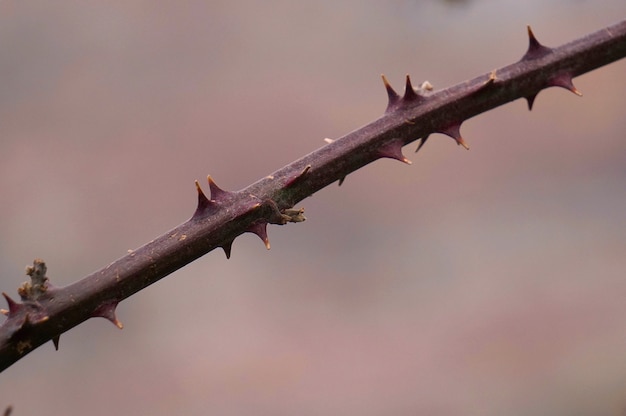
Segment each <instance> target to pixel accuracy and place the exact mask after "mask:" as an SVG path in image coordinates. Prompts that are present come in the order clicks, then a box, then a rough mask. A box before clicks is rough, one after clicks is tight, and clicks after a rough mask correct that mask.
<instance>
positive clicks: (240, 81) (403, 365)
mask: <svg viewBox="0 0 626 416" xmlns="http://www.w3.org/2000/svg"><path fill="white" fill-rule="evenodd" d="M625 12H626V3H625V2H624V1H623V0H606V1H603V2H596V1H590V0H588V1H584V0H579V1H566V0H560V1H558V0H555V1H543V0H542V1H538V0H531V1H524V2H520V1H512V0H508V1H499V2H496V1H486V0H483V1H478V0H476V1H464V2H463V1H448V2H444V1H435V0H431V1H427V0H423V1H408V0H404V1H403V0H396V1H386V2H382V1H381V2H376V1H365V2H364V1H344V2H330V1H321V2H263V3H261V2H222V1H212V2H192V1H179V2H162V1H123V2H122V1H109V2H82V1H65V0H58V1H55V2H49V1H7V0H3V1H0V91H1V93H0V193H1V194H2V196H1V198H0V276H1V277H0V290H2V291H5V292H8V293H9V294H15V289H16V288H17V286H18V285H19V284H20V283H21V282H22V281H24V280H26V279H25V276H24V272H23V268H24V266H25V265H27V264H31V263H32V260H33V259H34V258H35V257H41V258H43V259H44V260H45V261H46V262H47V264H48V275H49V276H51V277H52V279H53V284H55V285H59V286H62V285H66V284H69V283H71V282H73V281H75V280H77V279H79V278H81V277H82V276H84V275H86V274H88V273H90V272H92V271H94V270H96V269H99V268H101V267H103V266H105V265H107V264H108V263H110V262H111V261H113V260H114V259H116V258H118V257H120V256H122V255H124V254H125V252H126V250H127V249H132V248H136V247H138V246H140V245H142V244H143V243H145V242H147V241H149V240H150V239H152V238H154V237H156V236H158V235H160V234H162V233H164V232H165V231H167V230H168V229H170V228H172V227H174V226H175V225H177V224H178V223H180V222H183V221H184V220H186V219H187V218H189V217H190V216H191V214H192V213H193V210H194V208H195V190H194V185H193V181H194V180H195V179H200V180H202V181H203V182H204V178H205V177H206V175H207V174H211V175H212V176H213V177H214V178H215V179H216V181H217V183H218V184H219V185H220V186H222V187H223V188H226V189H241V188H243V187H245V186H246V185H248V184H250V183H252V182H254V181H256V180H257V179H259V178H261V177H263V176H265V175H267V174H269V173H271V172H273V171H274V170H276V169H278V168H280V167H282V166H283V165H285V164H287V163H289V162H290V161H292V160H294V159H296V158H298V157H300V156H302V155H304V154H305V153H308V152H310V151H312V150H314V149H316V148H318V147H321V146H322V145H324V142H323V138H325V137H331V138H336V137H339V136H341V135H343V134H345V133H347V132H349V131H351V130H353V129H355V128H358V127H360V126H362V125H364V124H366V123H368V122H370V121H372V120H374V119H375V118H377V117H379V116H380V115H381V114H382V112H383V110H384V108H385V105H386V96H385V92H384V88H383V86H382V83H381V82H380V78H379V77H380V74H381V73H385V74H386V75H387V76H388V77H389V79H390V80H391V81H392V83H393V85H394V86H395V87H396V89H397V90H400V91H401V90H402V79H403V77H404V75H405V74H406V73H410V74H411V75H412V77H413V79H414V80H415V81H416V83H418V82H421V81H422V80H425V79H428V80H429V81H430V82H431V83H432V84H434V86H435V88H443V87H447V86H449V85H452V84H456V83H458V82H462V81H464V80H466V79H468V78H473V77H475V76H478V75H480V74H484V73H487V72H489V71H491V70H492V69H495V68H498V67H501V66H505V65H507V64H509V63H512V62H514V61H516V60H517V59H519V58H520V57H521V56H522V55H523V53H524V52H525V50H526V47H527V39H526V33H525V31H526V29H525V26H526V25H527V24H531V25H532V27H533V29H534V30H535V33H536V34H537V36H538V37H539V39H540V40H541V41H542V42H543V43H545V44H547V45H551V46H556V45H560V44H562V43H565V42H568V41H570V40H573V39H574V38H576V37H580V36H582V35H585V34H587V33H589V32H592V31H595V30H597V29H600V28H602V27H604V26H606V25H609V24H612V23H615V22H616V21H617V20H618V19H621V18H624V17H625V16H626V13H625ZM625 70H626V62H624V61H621V62H618V63H615V64H612V65H610V66H608V67H605V68H602V69H600V70H597V71H594V72H592V73H590V74H587V75H584V76H582V77H580V78H577V79H576V80H575V84H576V86H577V87H578V88H579V89H580V90H581V91H582V92H583V94H584V97H583V98H579V97H576V96H574V95H573V94H570V93H568V92H566V91H564V90H559V89H550V90H547V91H544V92H542V93H541V94H539V97H538V98H537V101H536V102H535V107H534V109H533V111H532V112H530V113H529V112H528V111H527V109H526V103H525V102H524V101H522V100H518V101H515V102H513V103H511V104H508V105H506V106H504V107H502V108H498V109H496V110H494V111H491V112H489V113H486V114H483V115H480V116H478V117H476V118H474V119H471V120H469V121H468V122H466V123H465V124H464V125H463V128H462V133H463V135H464V137H465V138H466V140H467V141H468V142H469V144H470V146H471V150H470V151H469V152H468V151H465V150H463V149H462V148H460V147H457V146H456V145H454V142H453V141H452V140H451V139H449V138H446V137H444V136H433V137H432V139H431V140H430V141H429V143H428V145H427V146H425V148H424V149H422V151H421V152H420V153H418V154H417V155H415V154H413V150H414V148H415V146H407V148H406V149H405V154H406V155H407V157H409V158H410V159H412V160H413V162H414V163H413V165H412V166H410V167H409V166H406V165H403V164H401V163H397V162H394V161H389V160H382V161H378V162H376V163H374V164H372V165H370V166H368V167H366V168H365V169H362V170H360V171H359V172H357V173H355V174H352V175H350V176H348V178H347V180H346V182H345V183H344V185H343V186H342V187H341V188H339V187H337V186H336V185H333V186H330V187H329V188H327V189H325V190H323V191H321V192H319V193H318V194H316V195H315V196H314V197H313V198H309V199H307V200H305V201H303V203H302V204H301V205H302V206H304V207H305V208H306V215H307V217H308V220H307V221H306V222H305V223H302V224H295V225H288V226H285V227H276V226H274V227H271V228H270V229H269V234H270V240H271V243H272V249H271V250H270V251H266V250H265V248H264V247H263V244H262V243H261V242H260V241H259V240H258V239H257V238H256V237H255V236H252V235H245V236H243V237H240V238H238V239H237V240H236V241H235V244H234V247H233V255H232V258H231V259H230V260H228V261H227V260H226V258H225V256H224V254H223V253H222V252H221V251H215V252H212V253H210V254H208V255H207V256H205V257H203V258H202V259H200V260H199V261H197V262H195V263H193V264H191V265H189V266H188V267H186V268H184V269H182V270H180V271H178V272H177V273H175V274H173V275H171V276H169V277H168V278H166V279H164V280H162V281H161V282H159V283H158V284H156V285H153V286H151V287H150V288H148V289H147V290H145V291H143V292H141V293H139V294H137V295H136V296H133V297H132V298H130V299H128V300H126V301H124V302H123V303H121V304H120V306H119V308H118V317H119V319H120V320H121V321H122V322H123V323H124V325H125V327H124V329H123V330H122V331H119V330H118V329H116V328H115V327H114V326H113V325H111V324H110V323H108V322H107V321H105V320H102V319H93V320H90V321H88V322H87V323H85V324H83V325H81V326H80V327H78V328H75V329H74V330H72V331H70V332H68V333H66V334H64V335H63V336H62V337H61V345H60V350H59V351H58V352H55V351H54V348H53V346H52V344H48V345H44V346H43V347H41V348H39V349H37V350H36V351H34V352H33V353H31V354H30V355H28V356H27V357H26V358H25V359H23V360H21V361H19V362H18V363H17V364H15V365H14V366H12V367H10V368H9V369H8V370H6V371H4V372H3V373H2V374H0V408H2V407H3V406H5V405H7V404H12V405H13V406H14V409H15V410H14V414H15V415H61V414H63V415H87V414H88V415H110V414H118V415H131V414H146V415H147V414H150V415H156V416H159V415H168V416H169V415H172V414H177V415H207V414H212V415H244V414H254V415H295V414H297V415H320V414H326V415H360V416H363V415H382V414H386V415H436V416H440V415H486V416H491V415H493V416H495V415H508V416H514V415H519V416H522V415H548V414H549V415H595V416H597V415H623V414H624V412H626V320H625V317H626V301H625V300H626V278H625V277H626V192H625V188H624V179H626V141H625V140H624V139H625V131H626V118H625V117H624V108H626V76H625V74H626V71H625ZM205 188H206V186H205Z"/></svg>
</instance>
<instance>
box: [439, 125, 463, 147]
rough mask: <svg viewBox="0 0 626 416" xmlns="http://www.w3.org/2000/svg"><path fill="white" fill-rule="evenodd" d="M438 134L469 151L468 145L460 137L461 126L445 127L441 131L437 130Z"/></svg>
mask: <svg viewBox="0 0 626 416" xmlns="http://www.w3.org/2000/svg"><path fill="white" fill-rule="evenodd" d="M438 133H442V134H445V135H446V136H449V137H452V138H453V139H454V140H455V141H456V144H458V145H460V146H463V147H464V148H465V149H466V150H469V145H468V144H467V142H466V141H465V140H463V137H462V136H461V124H460V123H459V124H453V125H451V126H448V127H446V128H445V129H443V130H439V131H438Z"/></svg>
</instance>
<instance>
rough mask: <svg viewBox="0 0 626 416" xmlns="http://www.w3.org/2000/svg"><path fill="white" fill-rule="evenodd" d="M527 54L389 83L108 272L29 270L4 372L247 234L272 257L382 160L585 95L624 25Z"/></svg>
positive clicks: (12, 316)
mask: <svg viewBox="0 0 626 416" xmlns="http://www.w3.org/2000/svg"><path fill="white" fill-rule="evenodd" d="M528 34H529V47H528V51H527V52H526V53H525V54H524V55H523V57H522V58H521V60H520V61H518V62H516V63H514V64H511V65H508V66H506V67H503V68H500V69H497V70H494V71H492V72H491V73H489V74H485V75H482V76H479V77H477V78H474V79H472V80H469V81H466V82H463V83H461V84H458V85H455V86H452V87H450V88H447V89H444V90H440V91H434V92H433V91H431V89H430V88H420V89H417V90H415V89H414V88H413V86H412V84H411V80H410V78H409V77H408V76H407V79H406V85H405V92H404V95H403V96H400V95H398V94H397V93H396V92H395V91H394V90H393V88H392V87H391V86H390V85H389V83H388V82H387V80H386V78H384V77H383V82H384V85H385V88H386V90H387V95H388V98H389V102H388V106H387V110H386V111H385V113H384V115H383V116H382V117H381V118H379V119H378V120H375V121H373V122H372V123H370V124H367V125H366V126H364V127H362V128H360V129H358V130H355V131H353V132H351V133H349V134H347V135H345V136H343V137H341V138H339V139H337V140H328V142H329V143H328V144H327V145H325V146H323V147H321V148H320V149H318V150H316V151H314V152H312V153H310V154H308V155H306V156H304V157H302V158H301V159H299V160H296V161H295V162H293V163H291V164H289V165H287V166H285V167H283V168H281V169H279V170H277V171H276V172H274V173H273V174H271V175H268V176H266V177H265V178H263V179H261V180H259V181H258V182H256V183H254V184H252V185H250V186H248V187H247V188H245V189H243V190H241V191H237V192H229V191H224V190H222V189H220V188H219V187H218V186H217V185H216V184H215V182H214V181H213V180H212V179H211V178H210V177H209V179H208V181H209V190H210V198H207V197H206V196H205V194H204V193H203V191H202V189H201V188H200V186H199V185H198V184H197V183H196V188H197V191H198V206H197V209H196V211H195V213H194V214H193V216H192V217H191V218H190V219H189V220H188V221H186V222H184V223H182V224H181V225H179V226H177V227H175V228H174V229H172V230H171V231H169V232H167V233H165V234H163V235H162V236H160V237H158V238H156V239H155V240H153V241H151V242H149V243H147V244H145V245H144V246H142V247H140V248H138V249H137V250H134V251H132V252H130V253H128V254H127V255H126V256H124V257H122V258H120V259H119V260H116V261H114V262H113V263H111V264H110V265H108V266H106V267H105V268H103V269H101V270H99V271H97V272H95V273H92V274H91V275H89V276H86V277H85V278H83V279H81V280H79V281H77V282H76V283H73V284H71V285H69V286H66V287H54V286H52V285H51V284H50V283H49V282H48V278H47V277H46V266H45V263H44V262H43V261H41V260H35V262H34V265H33V266H32V267H29V268H28V269H27V274H28V275H30V276H31V282H27V283H24V284H23V285H22V286H21V287H20V288H19V290H18V293H19V295H20V298H21V302H16V301H14V300H13V299H12V298H11V297H9V296H8V295H7V294H6V293H3V295H4V297H5V298H6V300H7V303H8V309H7V310H3V311H2V312H3V313H4V314H5V315H7V319H6V320H5V321H4V322H3V323H2V325H1V326H0V371H1V370H4V369H6V368H7V367H9V366H10V365H11V364H13V363H14V362H16V361H17V360H19V359H20V358H22V357H23V356H24V355H26V354H27V353H29V352H30V351H32V350H33V349H35V348H37V347H38V346H40V345H41V344H43V343H45V342H47V341H49V340H53V342H54V344H55V346H57V347H58V342H59V337H60V335H61V334H62V333H63V332H65V331H67V330H69V329H71V328H73V327H74V326H76V325H78V324H80V323H81V322H83V321H85V320H87V319H89V318H92V317H97V316H98V317H104V318H106V319H108V320H110V321H111V322H113V323H114V324H115V325H116V326H117V327H119V328H122V324H121V322H120V321H118V320H117V318H116V316H115V308H116V306H117V304H118V303H119V302H120V301H122V300H123V299H126V298H127V297H129V296H131V295H132V294H134V293H136V292H138V291H139V290H141V289H143V288H145V287H147V286H148V285H150V284H152V283H154V282H156V281H158V280H159V279H162V278H163V277H165V276H167V275H168V274H170V273H172V272H174V271H175V270H177V269H179V268H181V267H183V266H184V265H186V264H188V263H190V262H192V261H193V260H195V259H197V258H198V257H200V256H202V255H204V254H206V253H208V252H209V251H211V250H213V249H215V248H217V247H221V248H222V249H224V251H225V253H226V256H227V257H230V251H231V245H232V242H233V240H234V239H235V238H236V237H237V236H239V235H240V234H242V233H244V232H252V233H255V234H257V235H258V236H259V237H260V238H261V239H262V240H263V242H264V243H265V246H266V247H267V248H269V240H268V238H267V232H266V227H267V224H286V223H288V222H300V221H303V220H304V216H303V213H302V210H294V209H292V208H293V206H294V205H295V204H296V203H298V202H300V201H301V200H303V199H304V198H306V197H308V196H310V195H312V194H313V193H315V192H317V191H319V190H320V189H322V188H324V187H326V186H328V185H329V184H331V183H333V182H335V181H340V183H341V181H343V179H344V178H345V177H346V175H348V174H349V173H351V172H354V171H356V170H357V169H359V168H361V167H363V166H365V165H367V164H368V163H371V162H373V161H375V160H377V159H379V158H381V157H387V158H392V159H397V160H399V161H402V162H404V163H410V161H409V160H408V159H407V158H406V157H404V155H403V154H402V147H403V146H404V145H406V144H408V143H410V142H413V141H416V140H420V139H421V142H420V146H419V147H418V149H419V148H421V147H422V146H423V145H424V144H425V143H426V140H427V139H428V137H429V135H430V134H432V133H443V134H446V135H448V136H450V137H452V138H453V139H454V140H455V141H456V142H457V144H459V145H462V146H463V147H466V148H467V147H468V145H467V143H466V142H465V140H464V139H463V137H462V136H461V133H460V127H461V124H462V123H463V121H465V120H467V119H469V118H471V117H473V116H475V115H477V114H480V113H483V112H485V111H487V110H490V109H492V108H495V107H498V106H500V105H502V104H505V103H507V102H509V101H513V100H515V99H518V98H526V99H527V101H528V106H529V109H530V108H532V104H533V102H534V99H535V97H536V96H537V94H538V93H539V91H541V90H542V89H544V88H548V87H551V86H558V87H562V88H566V89H568V90H570V91H572V92H574V93H575V94H577V95H580V92H579V91H578V90H576V88H575V87H574V86H573V84H572V78H573V77H576V76H578V75H581V74H583V73H585V72H589V71H591V70H593V69H595V68H598V67H601V66H603V65H607V64H609V63H611V62H614V61H616V60H618V59H621V58H623V57H625V56H626V21H623V22H620V23H618V24H615V25H613V26H610V27H607V28H604V29H602V30H600V31H597V32H595V33H592V34H590V35H587V36H585V37H582V38H580V39H578V40H575V41H573V42H570V43H568V44H565V45H563V46H560V47H557V48H548V47H546V46H543V45H542V44H541V43H539V42H538V41H537V39H536V38H535V36H534V35H533V33H532V31H531V30H530V28H529V29H528Z"/></svg>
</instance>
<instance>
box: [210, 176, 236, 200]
mask: <svg viewBox="0 0 626 416" xmlns="http://www.w3.org/2000/svg"><path fill="white" fill-rule="evenodd" d="M206 179H207V181H208V182H209V189H210V190H211V200H212V201H219V200H223V199H224V198H226V197H228V195H229V194H231V193H232V192H229V191H225V190H223V189H222V188H220V187H219V186H217V184H216V183H215V181H214V180H213V178H212V177H211V175H209V176H207V178H206Z"/></svg>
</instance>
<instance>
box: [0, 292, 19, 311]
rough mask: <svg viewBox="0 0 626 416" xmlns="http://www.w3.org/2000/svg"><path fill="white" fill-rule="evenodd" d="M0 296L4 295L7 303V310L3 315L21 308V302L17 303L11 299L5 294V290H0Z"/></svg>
mask: <svg viewBox="0 0 626 416" xmlns="http://www.w3.org/2000/svg"><path fill="white" fill-rule="evenodd" d="M2 296H4V298H5V299H6V301H7V304H8V305H9V310H8V311H7V313H6V314H5V315H8V316H11V314H14V313H17V311H19V310H20V309H22V304H20V303H17V302H16V301H14V300H13V299H11V297H10V296H9V295H7V294H6V293H5V292H2Z"/></svg>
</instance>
